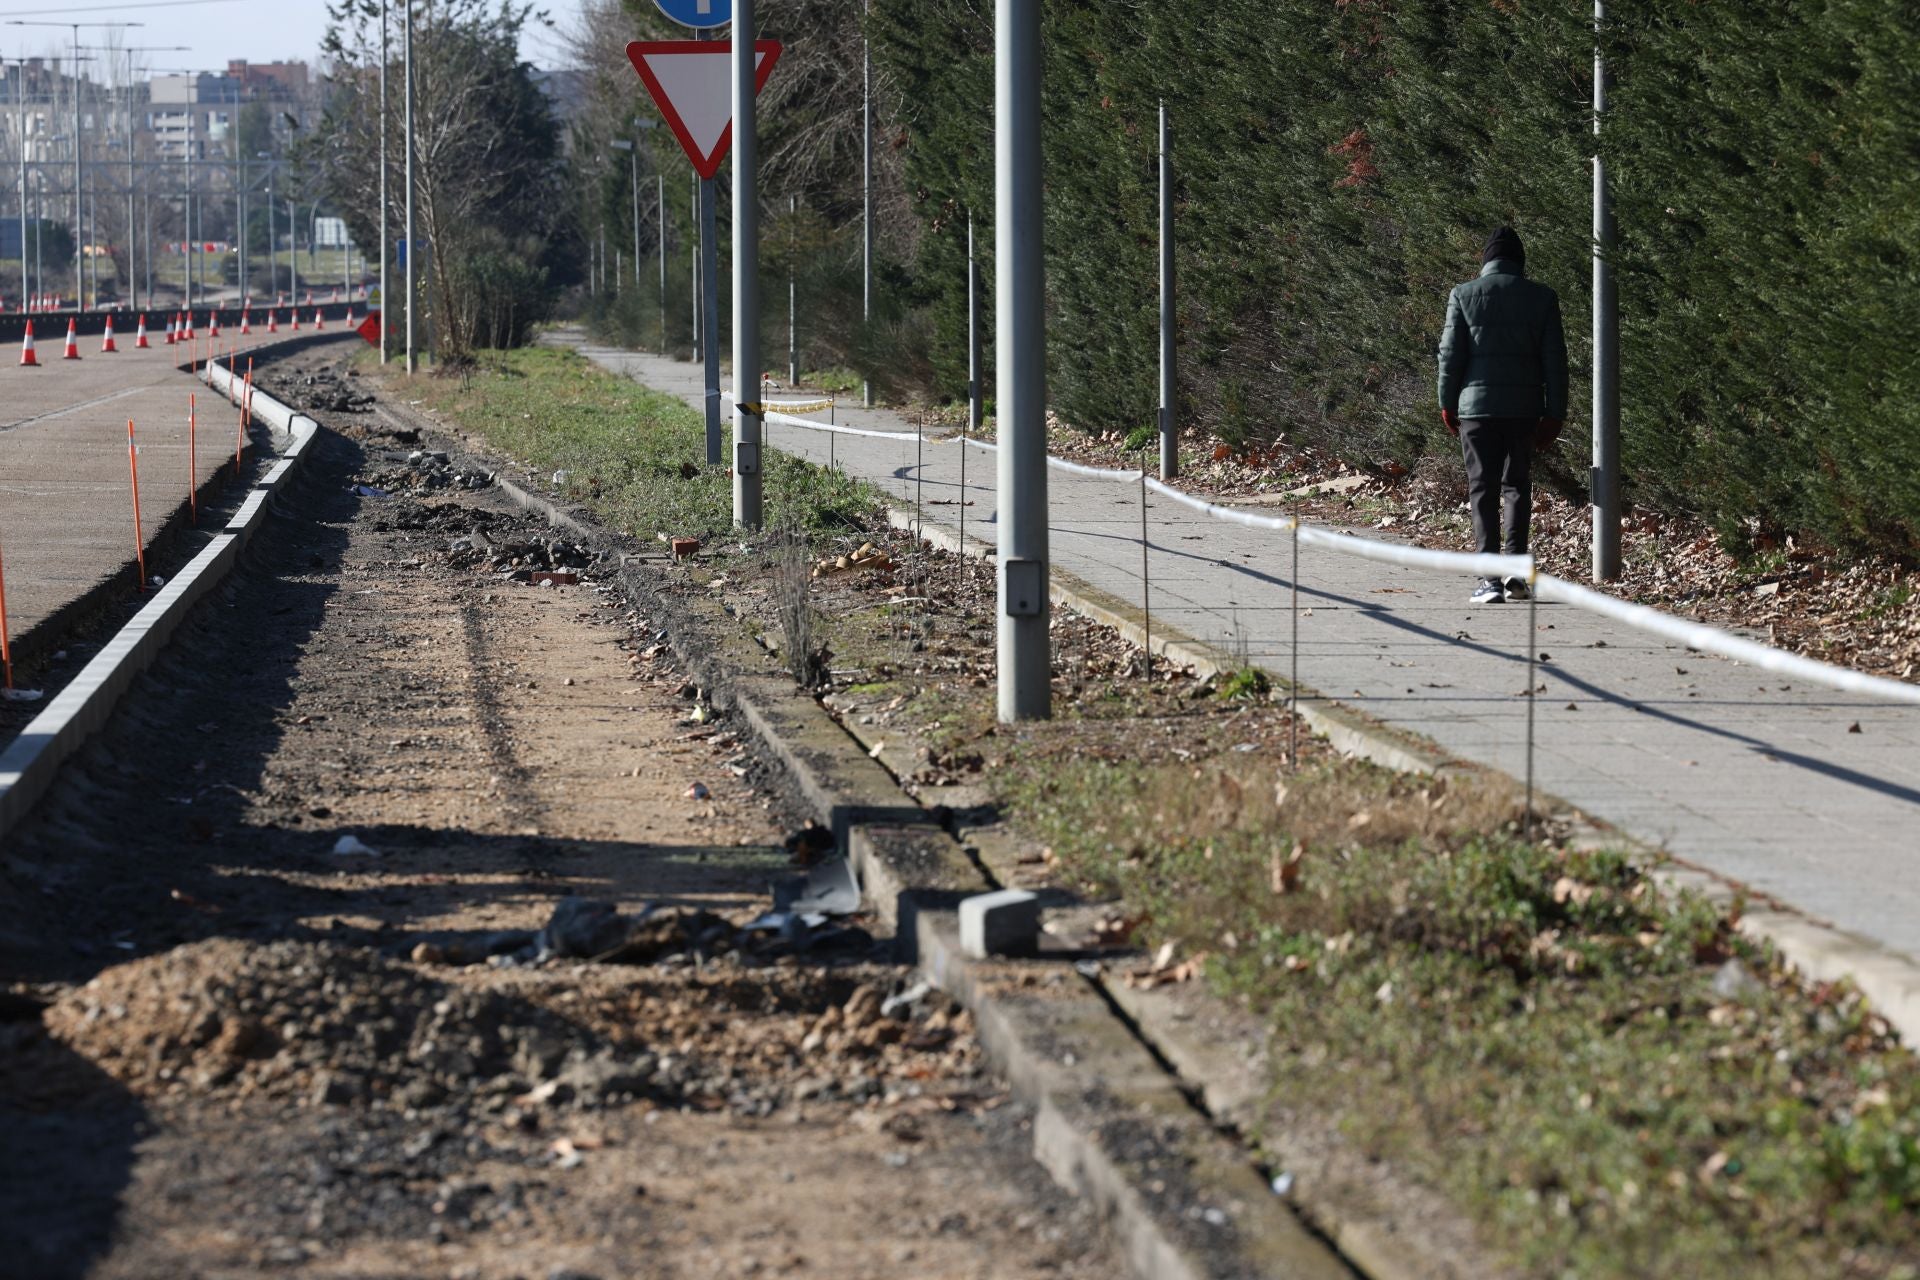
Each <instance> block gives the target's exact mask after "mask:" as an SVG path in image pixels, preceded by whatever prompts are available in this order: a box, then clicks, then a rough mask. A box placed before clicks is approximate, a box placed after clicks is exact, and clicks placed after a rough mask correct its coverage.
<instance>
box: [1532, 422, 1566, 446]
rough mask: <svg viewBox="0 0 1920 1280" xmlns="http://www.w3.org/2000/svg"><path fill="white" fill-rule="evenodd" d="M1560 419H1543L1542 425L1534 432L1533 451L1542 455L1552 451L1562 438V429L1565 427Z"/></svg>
mask: <svg viewBox="0 0 1920 1280" xmlns="http://www.w3.org/2000/svg"><path fill="white" fill-rule="evenodd" d="M1565 425H1566V423H1564V422H1562V421H1561V420H1560V419H1559V418H1542V419H1540V425H1539V426H1537V427H1535V428H1534V431H1533V451H1534V452H1535V453H1540V452H1542V451H1544V450H1547V449H1551V448H1552V447H1553V442H1554V441H1555V440H1558V439H1559V438H1560V428H1561V427H1563V426H1565Z"/></svg>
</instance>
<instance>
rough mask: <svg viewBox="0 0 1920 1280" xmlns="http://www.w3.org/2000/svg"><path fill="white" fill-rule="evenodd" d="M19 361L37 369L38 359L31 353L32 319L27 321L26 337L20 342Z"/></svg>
mask: <svg viewBox="0 0 1920 1280" xmlns="http://www.w3.org/2000/svg"><path fill="white" fill-rule="evenodd" d="M20 363H21V364H23V365H26V366H28V367H29V368H34V369H38V368H39V367H40V361H39V360H38V359H37V358H35V356H34V354H33V321H31V320H29V321H27V338H26V341H25V342H22V343H21V344H20Z"/></svg>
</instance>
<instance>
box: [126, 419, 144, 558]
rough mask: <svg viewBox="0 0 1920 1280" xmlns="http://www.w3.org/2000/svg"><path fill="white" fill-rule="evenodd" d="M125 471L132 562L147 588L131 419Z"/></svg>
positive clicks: (128, 424)
mask: <svg viewBox="0 0 1920 1280" xmlns="http://www.w3.org/2000/svg"><path fill="white" fill-rule="evenodd" d="M127 471H128V473H129V474H131V475H132V477H133V562H134V564H135V565H137V566H138V567H139V569H140V589H141V590H142V591H145V590H146V589H147V535H146V534H145V533H143V532H141V529H140V451H139V449H137V448H135V447H134V443H133V419H132V418H128V419H127Z"/></svg>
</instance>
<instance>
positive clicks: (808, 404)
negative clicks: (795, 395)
mask: <svg viewBox="0 0 1920 1280" xmlns="http://www.w3.org/2000/svg"><path fill="white" fill-rule="evenodd" d="M831 408H833V401H831V400H769V401H767V402H766V404H764V405H761V406H758V409H759V410H760V411H764V410H766V409H775V410H778V411H779V412H781V413H819V412H820V411H821V410H822V409H831Z"/></svg>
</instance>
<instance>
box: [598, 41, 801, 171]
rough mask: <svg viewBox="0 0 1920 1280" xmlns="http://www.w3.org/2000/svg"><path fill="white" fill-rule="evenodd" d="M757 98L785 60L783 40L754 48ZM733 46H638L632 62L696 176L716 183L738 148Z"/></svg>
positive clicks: (693, 43) (639, 43) (679, 43)
mask: <svg viewBox="0 0 1920 1280" xmlns="http://www.w3.org/2000/svg"><path fill="white" fill-rule="evenodd" d="M753 50H754V55H755V61H754V79H753V89H754V92H755V93H758V92H759V91H760V90H762V89H764V88H766V85H767V76H768V75H770V74H772V72H773V64H774V63H776V62H778V61H779V60H780V42H779V41H778V40H758V41H755V42H754V46H753ZM732 53H733V45H732V43H731V42H730V41H726V40H635V41H634V42H633V43H632V44H630V45H628V46H627V59H628V61H630V62H632V63H633V69H634V70H635V71H638V72H639V73H640V79H641V80H642V81H644V82H645V83H646V86H647V92H648V93H650V94H652V95H653V102H654V105H655V106H657V107H659V108H660V115H661V117H662V118H663V119H665V120H666V122H667V127H668V128H670V129H672V130H673V134H674V136H675V137H676V138H678V139H680V145H681V146H682V147H683V148H685V149H686V153H687V159H689V160H691V161H693V168H694V172H696V173H698V174H699V175H700V176H701V177H703V178H711V177H713V176H714V175H715V174H717V173H719V172H720V162H721V161H722V160H725V159H726V157H727V148H728V147H729V146H731V145H732V144H733V81H732V78H731V71H732V66H733V61H732V57H731V55H732Z"/></svg>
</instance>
